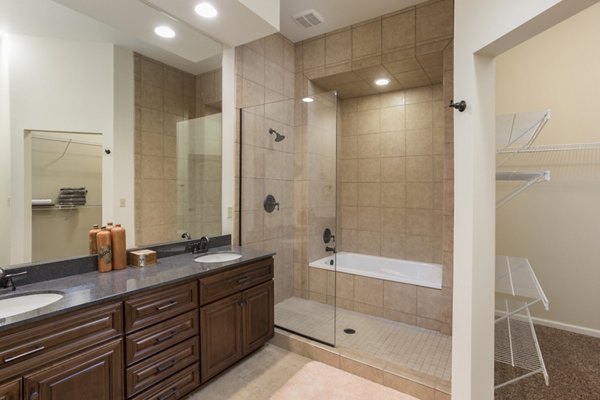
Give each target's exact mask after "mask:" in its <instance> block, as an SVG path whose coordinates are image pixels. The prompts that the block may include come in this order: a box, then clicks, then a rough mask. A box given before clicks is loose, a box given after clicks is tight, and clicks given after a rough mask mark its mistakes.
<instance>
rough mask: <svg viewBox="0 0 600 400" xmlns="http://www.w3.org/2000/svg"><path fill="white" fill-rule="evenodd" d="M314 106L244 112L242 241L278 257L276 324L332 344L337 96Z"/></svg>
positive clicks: (291, 104)
mask: <svg viewBox="0 0 600 400" xmlns="http://www.w3.org/2000/svg"><path fill="white" fill-rule="evenodd" d="M313 100H314V101H313V102H311V103H305V102H302V101H300V100H298V101H293V100H285V101H279V102H274V103H268V104H265V105H259V106H254V107H247V108H244V109H242V112H241V123H240V126H241V129H240V155H241V164H240V165H241V170H240V181H241V182H240V183H241V201H240V203H241V218H240V230H239V235H240V243H241V244H243V245H244V246H250V247H257V248H261V249H263V250H271V251H275V252H276V253H277V255H276V256H275V325H276V326H278V327H279V328H282V329H285V330H288V331H292V332H294V333H297V334H300V335H303V336H307V337H310V338H313V339H316V340H318V341H321V342H324V343H327V344H331V345H334V344H335V258H334V256H333V254H332V252H326V251H325V247H326V244H325V243H324V242H323V232H324V230H325V228H329V229H330V230H331V231H332V233H333V234H335V228H336V115H337V109H336V107H337V98H336V96H335V94H334V93H324V94H319V95H315V96H313ZM294 111H295V112H294ZM294 116H295V117H294ZM329 246H331V247H334V246H335V243H334V242H333V241H332V242H330V243H329ZM326 257H329V259H328V260H327V262H325V260H324V259H325V258H326ZM318 260H321V262H319V261H318ZM310 263H317V264H320V265H321V266H323V267H326V269H325V268H313V267H309V264H310Z"/></svg>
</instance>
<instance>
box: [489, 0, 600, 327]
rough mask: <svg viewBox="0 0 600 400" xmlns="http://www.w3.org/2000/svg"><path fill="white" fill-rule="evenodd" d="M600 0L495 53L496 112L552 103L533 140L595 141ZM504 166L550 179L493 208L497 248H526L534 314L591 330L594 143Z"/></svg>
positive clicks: (597, 196) (598, 199)
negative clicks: (538, 293) (539, 297)
mask: <svg viewBox="0 0 600 400" xmlns="http://www.w3.org/2000/svg"><path fill="white" fill-rule="evenodd" d="M598 21H600V4H597V5H595V6H592V7H590V8H589V9H587V10H585V11H583V12H581V13H580V14H578V15H576V16H574V17H572V18H570V19H569V20H567V21H565V22H563V23H561V24H560V25H557V26H555V27H553V28H552V29H550V30H548V31H546V32H543V33H541V34H540V35H538V36H537V37H534V38H532V39H530V40H529V41H527V42H525V43H523V44H521V45H519V46H517V47H515V48H514V49H511V50H510V51H508V52H507V53H505V54H502V55H501V56H500V57H498V59H497V84H496V90H497V106H496V109H497V112H498V114H504V113H510V112H515V111H536V110H543V109H546V108H551V109H552V119H551V120H550V122H549V123H548V124H547V125H546V127H545V129H544V130H543V131H542V133H541V135H540V136H539V138H538V139H537V141H536V144H561V143H584V142H600V120H599V119H598V117H597V113H598V107H599V105H600V100H599V98H598V88H600V74H599V73H598V71H600V48H599V47H598V46H597V39H598V37H600V24H598ZM506 168H509V169H516V168H529V169H535V168H538V169H549V170H550V174H551V177H552V179H551V181H550V182H548V183H542V184H538V185H536V186H534V187H533V188H531V189H529V190H528V191H527V192H525V193H523V194H521V195H519V196H518V197H517V198H515V199H513V200H512V201H511V202H509V203H507V204H506V205H505V206H503V207H502V208H500V209H498V211H497V214H496V235H497V236H496V251H497V253H498V254H506V255H516V256H522V257H527V258H529V260H530V262H531V264H532V266H533V268H534V270H535V272H536V274H537V276H538V279H539V281H540V283H541V285H542V287H543V288H544V290H545V291H546V294H547V296H548V298H549V299H550V311H549V312H545V311H544V310H543V308H542V307H536V308H535V309H534V316H535V317H538V318H542V319H547V320H550V321H552V322H553V323H559V324H571V325H576V326H578V327H581V328H589V329H593V330H594V332H592V333H593V334H596V335H598V334H600V314H599V313H598V310H597V305H598V304H600V291H598V288H597V284H598V282H600V269H598V262H599V260H600V247H599V246H598V238H599V237H600V209H599V208H598V204H600V151H598V150H597V151H594V152H569V153H544V154H540V155H535V156H532V155H528V156H518V157H516V158H514V159H513V160H512V161H511V163H510V164H509V165H506Z"/></svg>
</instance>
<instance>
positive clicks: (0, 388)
mask: <svg viewBox="0 0 600 400" xmlns="http://www.w3.org/2000/svg"><path fill="white" fill-rule="evenodd" d="M0 400H21V379H16V380H14V381H12V382H7V383H4V384H1V385H0Z"/></svg>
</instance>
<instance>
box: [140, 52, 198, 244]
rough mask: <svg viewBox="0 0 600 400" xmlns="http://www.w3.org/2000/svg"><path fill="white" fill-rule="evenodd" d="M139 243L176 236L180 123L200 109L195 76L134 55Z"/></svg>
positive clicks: (163, 240)
mask: <svg viewBox="0 0 600 400" xmlns="http://www.w3.org/2000/svg"><path fill="white" fill-rule="evenodd" d="M134 61H135V64H134V65H135V102H136V108H135V113H136V126H135V161H136V165H135V181H136V190H135V203H136V207H135V212H136V215H135V225H136V226H135V229H136V241H137V243H136V244H138V245H143V244H152V243H160V242H168V241H173V240H176V239H177V159H176V142H177V140H176V124H177V122H179V121H182V120H184V119H190V118H193V117H194V116H195V112H196V93H195V88H196V84H195V77H194V76H193V75H191V74H188V73H185V72H183V71H180V70H177V69H175V68H173V67H169V66H168V65H165V64H162V63H160V62H158V61H154V60H152V59H150V58H147V57H144V56H141V55H139V54H136V55H135V60H134Z"/></svg>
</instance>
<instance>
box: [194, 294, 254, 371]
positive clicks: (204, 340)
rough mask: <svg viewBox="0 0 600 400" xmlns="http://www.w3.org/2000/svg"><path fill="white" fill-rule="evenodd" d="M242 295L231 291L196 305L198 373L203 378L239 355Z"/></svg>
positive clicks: (240, 347) (237, 358)
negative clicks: (219, 297)
mask: <svg viewBox="0 0 600 400" xmlns="http://www.w3.org/2000/svg"><path fill="white" fill-rule="evenodd" d="M241 302H242V296H241V294H240V293H237V294H234V295H231V296H229V297H226V298H224V299H221V300H219V301H216V302H214V303H212V304H209V305H207V306H204V307H202V308H200V321H201V322H200V324H201V328H200V330H201V332H202V334H201V335H200V343H201V344H200V360H201V361H200V373H201V376H202V382H206V381H207V380H209V379H210V378H212V377H213V376H215V375H216V374H218V373H219V372H221V371H223V370H224V369H225V368H227V367H229V366H230V365H232V364H233V363H235V362H236V361H237V360H239V359H240V358H242V357H243V355H244V349H243V344H242V307H241Z"/></svg>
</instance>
